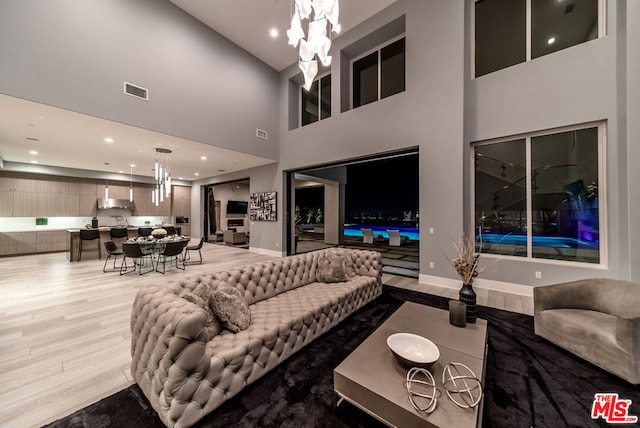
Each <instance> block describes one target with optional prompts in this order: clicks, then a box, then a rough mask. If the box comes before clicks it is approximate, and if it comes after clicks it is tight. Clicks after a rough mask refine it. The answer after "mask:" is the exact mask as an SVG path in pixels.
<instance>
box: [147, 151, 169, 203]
mask: <svg viewBox="0 0 640 428" xmlns="http://www.w3.org/2000/svg"><path fill="white" fill-rule="evenodd" d="M170 153H171V150H169V149H163V148H156V162H155V168H154V173H153V191H152V192H151V202H152V203H153V204H155V206H156V207H157V206H159V205H160V202H164V198H165V197H166V198H169V196H170V195H171V171H170V169H169V154H170ZM159 154H164V155H165V162H164V164H163V163H162V159H159V158H158V157H159Z"/></svg>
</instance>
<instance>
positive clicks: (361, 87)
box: [353, 51, 378, 108]
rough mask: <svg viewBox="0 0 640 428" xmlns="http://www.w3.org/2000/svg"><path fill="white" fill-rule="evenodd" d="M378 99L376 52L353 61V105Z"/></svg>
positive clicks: (360, 104)
mask: <svg viewBox="0 0 640 428" xmlns="http://www.w3.org/2000/svg"><path fill="white" fill-rule="evenodd" d="M377 100H378V52H377V51H376V52H373V53H372V54H370V55H367V56H365V57H364V58H361V59H359V60H358V61H355V62H354V63H353V107H354V108H356V107H360V106H363V105H365V104H369V103H372V102H374V101H377Z"/></svg>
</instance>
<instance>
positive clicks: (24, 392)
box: [0, 243, 529, 428]
mask: <svg viewBox="0 0 640 428" xmlns="http://www.w3.org/2000/svg"><path fill="white" fill-rule="evenodd" d="M202 253H203V258H204V260H205V263H204V264H202V265H190V266H187V270H186V272H183V271H181V270H176V269H175V268H170V269H168V270H167V273H166V274H165V275H162V274H160V273H157V272H152V273H148V274H146V275H143V276H140V275H138V274H137V273H135V274H134V273H131V274H128V275H125V276H120V275H119V274H118V273H103V272H102V266H103V263H104V261H103V260H104V259H103V260H87V261H82V262H80V263H69V262H68V261H67V259H66V258H65V253H53V254H42V255H32V256H19V257H9V258H0V403H2V406H1V408H0V426H1V427H16V428H25V427H40V426H42V425H44V424H46V423H49V422H52V421H54V420H56V419H59V418H61V417H63V416H66V415H68V414H70V413H72V412H74V411H76V410H78V409H80V408H82V407H85V406H88V405H90V404H92V403H94V402H96V401H98V400H100V399H102V398H104V397H107V396H109V395H111V394H113V393H115V392H117V391H119V390H122V389H124V388H126V387H128V386H129V385H131V384H132V383H133V379H132V377H131V373H130V370H129V366H130V363H131V356H130V339H131V333H130V331H129V320H130V314H131V305H132V303H133V299H134V297H135V294H136V292H137V290H138V289H139V288H140V287H143V286H145V285H146V284H153V283H155V282H158V281H167V280H170V279H171V278H179V277H182V276H184V275H195V274H199V273H202V272H211V271H218V270H224V269H229V268H233V267H237V266H241V265H245V264H250V263H255V262H261V261H267V260H270V259H273V258H274V257H271V256H267V255H263V254H258V253H254V252H250V251H248V250H246V249H241V248H234V247H229V246H224V245H218V244H206V243H205V244H204V246H203V249H202ZM383 281H384V282H385V284H389V285H393V286H396V287H402V288H408V289H413V290H418V291H423V292H429V293H432V294H438V295H444V296H446V297H455V295H457V291H455V290H451V289H447V288H443V287H436V286H426V285H424V284H419V283H418V282H417V279H415V278H406V277H400V276H394V275H391V274H384V275H383ZM449 294H451V295H449ZM502 294H504V293H502ZM478 299H479V303H481V301H484V302H485V303H481V304H487V300H488V301H489V303H490V304H491V303H495V304H497V305H498V306H495V307H502V308H505V307H504V306H505V304H507V305H511V306H513V309H512V310H517V308H523V307H525V306H527V307H528V305H529V303H528V302H527V301H526V300H525V301H524V302H523V301H522V300H521V299H519V298H515V300H514V298H513V297H509V296H507V297H505V296H489V295H486V296H484V295H483V296H481V295H479V296H478ZM506 309H510V308H506ZM523 312H525V313H526V312H527V310H525V311H523Z"/></svg>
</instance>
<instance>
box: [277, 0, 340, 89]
mask: <svg viewBox="0 0 640 428" xmlns="http://www.w3.org/2000/svg"><path fill="white" fill-rule="evenodd" d="M294 3H295V4H294V11H293V17H292V18H291V28H289V30H287V36H288V37H289V44H290V45H292V46H294V47H297V46H298V44H300V52H299V59H298V66H299V67H300V70H302V74H303V75H304V88H305V89H306V90H307V91H308V90H309V89H311V84H312V83H313V79H314V78H315V77H316V75H317V74H318V61H317V59H316V55H317V58H318V59H319V60H320V62H321V63H322V65H324V66H328V65H330V64H331V57H330V56H329V48H331V38H330V37H329V36H330V35H331V31H333V32H335V33H336V34H338V33H340V23H338V16H339V14H340V8H339V6H338V0H294ZM303 20H308V23H309V24H308V31H307V35H306V36H307V38H306V39H305V32H304V29H303V28H302V21H303ZM329 26H330V27H329Z"/></svg>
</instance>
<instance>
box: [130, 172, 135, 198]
mask: <svg viewBox="0 0 640 428" xmlns="http://www.w3.org/2000/svg"><path fill="white" fill-rule="evenodd" d="M133 168H135V165H134V164H131V165H129V202H133Z"/></svg>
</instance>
